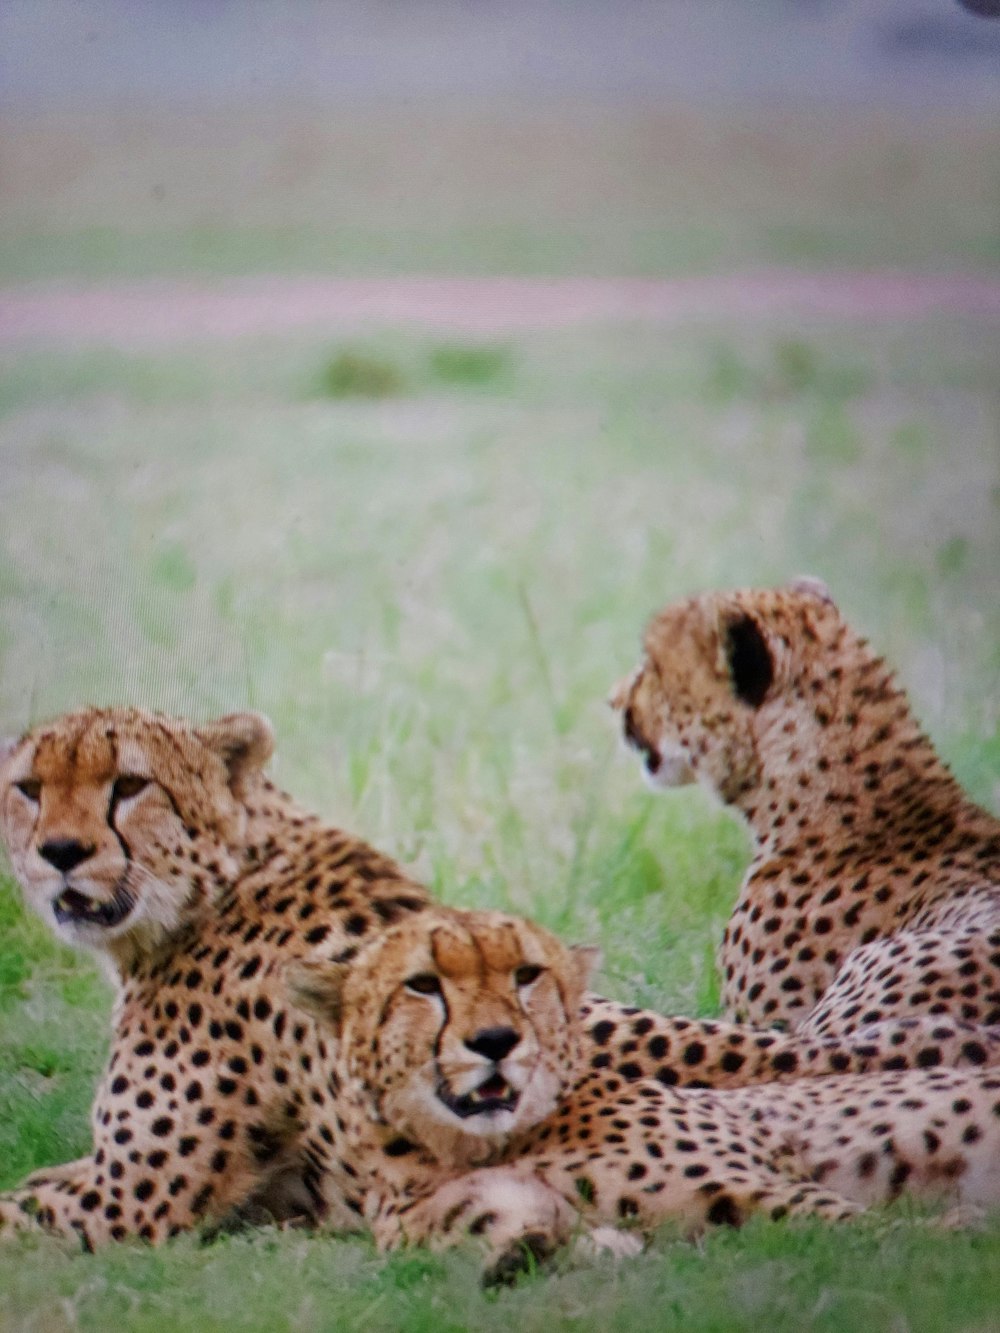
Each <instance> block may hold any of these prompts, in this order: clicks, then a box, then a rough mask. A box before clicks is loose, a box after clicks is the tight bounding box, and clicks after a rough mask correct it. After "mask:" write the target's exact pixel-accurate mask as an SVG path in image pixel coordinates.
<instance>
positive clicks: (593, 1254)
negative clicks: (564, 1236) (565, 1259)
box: [573, 1226, 645, 1259]
mask: <svg viewBox="0 0 1000 1333" xmlns="http://www.w3.org/2000/svg"><path fill="white" fill-rule="evenodd" d="M644 1248H645V1241H644V1240H643V1239H642V1237H641V1236H640V1235H639V1234H638V1233H637V1232H635V1231H621V1230H620V1229H619V1228H618V1227H609V1226H603V1227H591V1229H590V1230H589V1231H585V1232H583V1234H582V1235H580V1236H578V1237H577V1239H576V1241H575V1242H574V1245H573V1251H574V1253H575V1254H577V1255H579V1256H580V1257H581V1258H584V1259H595V1258H597V1256H598V1255H602V1254H610V1255H611V1256H612V1258H614V1259H634V1258H635V1257H636V1255H637V1254H642V1251H643V1249H644Z"/></svg>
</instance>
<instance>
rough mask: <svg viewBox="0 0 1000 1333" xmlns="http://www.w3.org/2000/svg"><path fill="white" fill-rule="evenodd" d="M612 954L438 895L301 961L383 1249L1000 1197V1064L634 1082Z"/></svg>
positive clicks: (506, 1259) (293, 972)
mask: <svg viewBox="0 0 1000 1333" xmlns="http://www.w3.org/2000/svg"><path fill="white" fill-rule="evenodd" d="M593 961H594V951H593V950H590V949H579V948H577V949H572V948H568V947H566V946H565V945H563V944H561V943H560V942H559V941H558V940H556V939H555V938H554V937H553V936H552V935H550V934H548V932H546V931H543V930H542V929H541V928H540V927H538V926H535V925H532V924H530V923H529V922H526V921H522V920H520V919H518V918H516V917H511V916H506V915H502V914H500V913H492V912H462V911H456V910H445V909H435V910H431V911H426V912H423V913H421V914H419V915H414V916H411V917H410V918H408V919H406V920H403V921H401V922H399V923H398V924H397V925H395V926H393V927H391V928H390V929H389V930H388V931H386V932H385V933H384V934H382V935H381V936H379V937H377V938H375V939H373V940H372V941H371V943H369V944H368V945H366V946H365V947H364V949H363V950H362V952H361V953H360V954H359V955H358V956H357V958H356V959H355V960H354V961H353V962H352V963H351V964H350V966H345V965H343V964H336V963H333V964H331V963H308V962H307V963H299V964H298V965H295V966H293V967H292V968H290V969H289V975H288V980H289V986H290V992H291V996H292V999H293V1000H295V1001H296V1002H297V1003H298V1004H300V1005H302V1006H303V1007H304V1008H306V1009H307V1010H308V1011H309V1012H310V1013H312V1014H313V1015H315V1016H316V1017H317V1018H318V1019H319V1020H320V1021H321V1022H322V1023H325V1024H326V1025H327V1027H328V1029H329V1033H330V1037H331V1040H332V1042H333V1044H334V1047H335V1050H336V1056H335V1058H334V1060H333V1063H332V1066H331V1069H330V1087H331V1090H332V1091H333V1092H334V1093H335V1095H336V1098H337V1103H338V1107H339V1116H338V1119H337V1122H336V1124H335V1125H334V1127H333V1143H332V1155H331V1158H330V1161H329V1164H328V1168H329V1169H328V1176H327V1179H328V1180H330V1181H331V1182H334V1183H335V1184H336V1187H337V1189H338V1190H339V1191H341V1192H342V1193H343V1195H344V1196H345V1197H346V1198H347V1199H348V1201H349V1202H350V1204H351V1205H352V1206H353V1208H354V1211H355V1212H356V1214H357V1215H358V1217H359V1218H364V1220H365V1222H366V1223H367V1225H368V1226H369V1227H370V1228H371V1229H372V1231H373V1233H374V1236H375V1239H376V1241H377V1243H378V1245H379V1246H380V1247H381V1248H382V1249H393V1248H396V1247H397V1246H399V1245H403V1244H406V1243H426V1244H430V1245H434V1246H438V1247H443V1246H448V1245H453V1244H456V1243H457V1242H459V1241H461V1240H464V1239H467V1238H478V1239H479V1241H480V1243H482V1244H483V1245H484V1246H485V1249H486V1252H487V1256H488V1257H487V1277H488V1279H490V1280H502V1279H503V1278H504V1277H506V1276H508V1275H509V1273H510V1272H511V1270H512V1269H513V1268H516V1267H517V1266H518V1264H519V1262H523V1255H524V1251H525V1250H526V1249H527V1250H530V1251H531V1252H533V1253H534V1254H535V1255H536V1256H537V1257H541V1256H544V1255H545V1254H547V1253H549V1252H550V1251H551V1250H553V1249H555V1248H556V1247H557V1246H558V1245H560V1244H562V1243H564V1242H565V1241H566V1240H568V1239H569V1238H570V1237H571V1236H572V1234H573V1232H574V1231H576V1230H579V1229H580V1228H581V1227H583V1228H587V1229H590V1228H593V1227H595V1226H601V1225H607V1224H622V1223H625V1224H628V1225H630V1226H632V1227H636V1228H644V1229H648V1228H651V1227H654V1226H656V1225H657V1224H658V1223H660V1222H663V1221H665V1220H667V1219H676V1220H678V1221H679V1222H681V1223H682V1224H683V1225H684V1226H685V1227H686V1228H688V1229H697V1228H700V1227H702V1226H704V1225H705V1224H711V1223H728V1224H738V1223H740V1222H741V1221H743V1220H744V1219H745V1218H746V1217H748V1216H750V1215H751V1214H754V1213H762V1214H764V1215H765V1216H768V1217H771V1218H780V1217H784V1216H786V1215H806V1214H812V1215H817V1216H820V1217H824V1218H828V1219H831V1220H838V1221H839V1220H843V1219H847V1218H850V1217H852V1216H854V1215H855V1214H856V1213H858V1212H859V1211H861V1210H862V1209H863V1208H864V1207H865V1206H867V1205H871V1204H874V1203H877V1202H880V1201H884V1200H889V1199H893V1198H895V1197H896V1196H897V1195H899V1194H900V1193H902V1192H903V1191H904V1190H905V1191H906V1192H907V1193H910V1194H912V1195H914V1196H915V1197H918V1198H927V1199H933V1200H937V1201H943V1202H957V1203H961V1204H965V1205H978V1206H993V1205H997V1204H1000V1070H996V1069H992V1070H956V1069H949V1070H942V1069H933V1070H910V1071H906V1072H894V1073H879V1074H867V1075H847V1076H845V1077H843V1078H821V1079H805V1080H800V1081H797V1082H794V1083H790V1084H785V1085H777V1084H764V1085H758V1086H756V1087H746V1088H733V1089H726V1090H720V1089H695V1088H668V1087H665V1086H664V1085H663V1084H662V1083H660V1082H657V1081H656V1080H654V1079H647V1078H643V1079H638V1080H635V1081H633V1082H631V1083H630V1082H627V1081H626V1080H624V1079H622V1078H621V1077H620V1076H619V1075H617V1074H615V1073H613V1072H608V1071H607V1070H600V1069H598V1070H595V1069H593V1068H591V1067H589V1066H588V1062H587V1058H586V1035H585V1029H584V1025H583V1023H582V1022H581V1019H580V1016H579V1007H580V1002H581V999H582V996H583V993H584V989H585V987H586V984H587V980H588V975H589V972H590V968H591V966H592V963H593Z"/></svg>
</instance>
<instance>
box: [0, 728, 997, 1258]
mask: <svg viewBox="0 0 1000 1333" xmlns="http://www.w3.org/2000/svg"><path fill="white" fill-rule="evenodd" d="M271 748H272V735H271V729H270V726H269V724H268V723H267V722H266V721H265V720H264V719H263V718H260V717H258V716H257V715H256V714H247V713H243V714H236V715H233V716H230V717H225V718H222V719H220V720H218V721H216V722H212V723H209V724H207V725H205V726H194V725H192V724H190V723H187V722H184V721H182V720H179V719H172V718H166V717H162V716H156V715H153V714H150V713H145V712H142V711H140V710H138V709H107V710H102V709H85V710H83V711H81V712H78V713H71V714H68V715H67V716H65V717H62V718H59V719H57V720H56V721H55V722H53V723H51V724H49V725H46V726H41V727H39V728H37V729H36V730H35V731H33V732H31V733H29V734H28V735H27V736H26V737H24V738H23V739H22V740H21V741H19V742H14V743H12V744H11V745H9V746H8V747H6V751H5V754H4V757H3V761H2V764H0V831H2V833H3V837H4V840H5V842H6V844H7V847H8V849H9V852H10V856H11V860H12V863H13V866H14V869H15V871H16V873H17V876H18V879H19V880H20V882H21V885H22V887H23V890H24V894H25V897H26V900H27V901H28V903H29V904H30V905H31V906H32V907H33V908H34V909H35V911H37V912H38V914H39V915H40V916H41V918H42V919H43V920H44V921H45V922H46V923H47V924H48V926H49V927H50V928H51V929H52V930H53V931H54V932H55V933H56V934H57V935H58V936H59V937H60V938H61V939H63V940H64V941H66V942H68V943H70V944H73V945H82V946H85V947H87V948H89V949H91V950H92V951H93V952H94V953H95V954H96V956H97V958H98V959H99V960H100V961H101V962H102V964H103V965H104V967H105V968H106V970H107V971H108V973H109V974H110V976H111V978H112V980H113V982H114V984H115V986H116V988H117V992H118V994H117V999H116V1003H115V1008H114V1015H113V1025H114V1031H113V1038H112V1046H111V1054H110V1058H109V1061H108V1065H107V1068H106V1070H105V1073H104V1075H103V1077H102V1078H101V1081H100V1084H99V1086H98V1089H97V1095H96V1097H95V1100H94V1105H93V1110H92V1115H91V1119H92V1125H93V1151H92V1153H91V1155H90V1156H88V1157H84V1158H82V1159H80V1160H79V1161H76V1162H70V1163H67V1164H65V1165H63V1166H60V1167H56V1168H51V1169H47V1170H42V1171H39V1172H36V1173H35V1175H33V1176H32V1177H30V1178H29V1179H28V1180H27V1181H26V1182H25V1183H24V1185H23V1186H22V1187H21V1188H20V1189H18V1190H15V1191H13V1192H12V1193H9V1194H7V1195H4V1196H0V1231H2V1230H4V1229H5V1228H6V1229H25V1228H29V1229H33V1228H37V1227H43V1228H46V1229H50V1230H55V1231H59V1232H62V1233H67V1234H70V1235H73V1234H76V1235H79V1236H80V1238H81V1239H82V1240H83V1242H84V1243H85V1244H86V1245H90V1246H93V1245H97V1244H100V1243H103V1242H105V1241H108V1240H117V1239H122V1238H124V1237H126V1236H140V1237H144V1238H146V1239H148V1240H150V1241H159V1240H162V1239H163V1238H164V1237H166V1236H169V1235H172V1234H173V1233H175V1232H177V1231H181V1230H184V1229H185V1228H188V1227H190V1226H192V1225H194V1224H195V1223H197V1222H199V1221H201V1220H203V1219H211V1218H219V1217H220V1216H222V1215H224V1214H225V1213H227V1212H228V1211H230V1210H231V1209H233V1208H234V1207H235V1208H241V1207H243V1206H244V1205H246V1204H247V1203H248V1202H249V1203H253V1204H259V1205H260V1206H261V1207H263V1208H264V1209H266V1210H267V1211H269V1212H270V1213H272V1214H273V1215H275V1216H277V1217H283V1216H287V1215H288V1214H289V1213H298V1212H305V1213H306V1214H307V1215H312V1216H314V1217H317V1218H320V1219H325V1220H326V1221H327V1222H329V1223H330V1224H331V1225H341V1226H343V1225H349V1224H351V1223H352V1222H353V1220H354V1219H353V1216H352V1215H351V1214H350V1213H349V1212H346V1211H345V1210H344V1208H343V1205H342V1204H340V1203H338V1200H337V1195H336V1191H335V1190H332V1189H330V1188H329V1182H327V1181H326V1180H324V1175H325V1173H326V1169H327V1168H326V1163H327V1158H328V1155H329V1151H330V1141H331V1135H332V1129H331V1125H333V1124H335V1119H336V1105H335V1103H334V1102H333V1101H332V1100H331V1094H330V1090H329V1087H328V1085H327V1080H326V1074H325V1069H326V1066H327V1064H328V1062H329V1059H330V1055H331V1052H330V1050H329V1034H328V1033H324V1032H322V1031H320V1030H318V1029H317V1026H316V1024H315V1023H314V1022H313V1021H312V1020H311V1019H309V1018H307V1017H305V1016H304V1015H299V1016H293V1015H291V1014H289V1012H288V1008H287V1004H286V1000H285V992H284V986H283V983H282V982H281V980H280V978H281V974H282V970H283V968H284V965H285V964H286V963H288V962H290V961H292V960H294V959H297V958H306V957H309V958H327V959H338V960H340V962H341V963H345V962H347V961H348V960H350V958H351V957H352V956H353V955H354V953H355V952H356V950H357V948H358V946H359V945H360V944H361V943H362V942H364V941H365V940H366V939H367V938H368V937H369V936H370V935H373V934H377V933H379V932H381V931H382V930H384V929H385V927H386V925H387V924H388V923H391V922H392V921H394V920H395V919H397V918H399V917H403V916H407V915H411V914H413V913H418V912H420V911H422V910H423V909H424V908H426V906H427V905H428V901H429V900H428V896H427V894H426V892H425V890H424V889H422V888H421V887H420V886H419V885H417V884H414V883H413V882H412V881H411V880H410V879H408V878H407V876H406V875H405V874H404V873H403V871H402V870H400V868H399V867H398V866H396V865H395V864H394V863H393V862H392V861H390V860H389V859H388V858H387V857H385V856H382V855H380V854H379V853H378V852H376V851H375V850H374V849H373V848H371V847H369V846H367V845H366V844H365V843H363V842H361V841H359V840H358V839H356V838H353V837H351V836H350V835H349V834H347V833H344V832H342V831H340V830H339V829H336V828H331V827H329V826H328V825H326V824H324V823H323V822H322V821H321V820H320V819H318V818H317V817H316V816H315V815H311V814H308V813H306V812H305V811H304V810H302V809H301V808H300V807H299V806H298V805H296V804H295V802H294V801H292V800H291V798H290V797H288V796H286V795H284V794H283V793H282V792H280V791H278V790H277V789H276V788H275V787H274V786H273V785H272V784H271V782H270V781H269V780H268V779H267V778H266V777H265V776H264V773H263V772H262V766H263V764H264V763H265V762H266V760H267V758H268V757H269V755H270V753H271ZM585 1008H586V1010H587V1013H588V1019H587V1037H586V1043H587V1045H588V1049H589V1051H590V1058H591V1059H592V1061H593V1063H594V1064H595V1066H599V1067H606V1068H608V1069H618V1070H620V1071H621V1074H622V1076H623V1077H632V1078H636V1077H640V1076H643V1075H649V1076H651V1077H655V1078H659V1079H660V1080H661V1081H663V1082H665V1083H691V1082H699V1083H712V1084H719V1085H728V1084H736V1083H745V1082H749V1081H753V1080H755V1079H773V1078H787V1077H790V1076H791V1075H793V1074H796V1073H798V1074H805V1073H826V1072H829V1071H830V1070H831V1069H838V1070H839V1069H844V1070H850V1069H865V1068H869V1067H873V1066H874V1067H879V1066H881V1065H884V1064H891V1063H895V1062H897V1061H898V1060H900V1059H903V1060H905V1061H908V1060H916V1059H919V1058H921V1054H922V1053H926V1052H927V1050H928V1049H931V1053H932V1055H933V1057H934V1058H936V1059H944V1060H962V1059H977V1058H981V1059H990V1060H992V1059H993V1053H992V1051H989V1050H987V1049H986V1048H984V1047H983V1046H982V1045H981V1044H980V1043H979V1042H978V1041H976V1040H974V1039H973V1034H970V1033H967V1032H963V1031H962V1029H961V1027H960V1025H952V1026H951V1027H950V1028H949V1029H948V1030H947V1031H943V1030H942V1032H941V1033H940V1034H938V1033H932V1032H925V1031H922V1030H921V1029H920V1027H919V1025H916V1026H897V1027H896V1028H893V1029H891V1030H889V1029H887V1030H885V1031H882V1030H880V1031H878V1032H874V1031H873V1032H871V1033H867V1034H863V1039H859V1040H857V1041H852V1042H850V1043H839V1042H831V1041H825V1040H820V1041H814V1040H810V1041H804V1040H801V1039H799V1038H795V1037H787V1036H783V1035H779V1034H775V1033H760V1032H755V1031H753V1030H752V1029H747V1028H741V1027H737V1026H735V1025H732V1024H726V1023H712V1022H698V1021H695V1020H688V1019H669V1018H661V1017H659V1016H658V1015H655V1014H643V1013H641V1012H640V1011H638V1010H635V1009H629V1008H623V1007H622V1006H621V1005H616V1004H614V1003H612V1002H611V1001H606V1000H599V999H597V998H596V997H590V999H589V1000H588V1002H587V1005H586V1006H585ZM939 1036H940V1040H939Z"/></svg>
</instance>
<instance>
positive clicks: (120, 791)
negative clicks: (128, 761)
mask: <svg viewBox="0 0 1000 1333" xmlns="http://www.w3.org/2000/svg"><path fill="white" fill-rule="evenodd" d="M148 786H149V778H141V777H140V776H139V774H138V773H123V774H122V775H121V777H118V778H115V785H114V786H113V787H112V789H111V799H112V800H113V801H127V800H128V799H129V797H130V796H138V795H139V793H140V792H141V791H142V790H143V788H144V787H148Z"/></svg>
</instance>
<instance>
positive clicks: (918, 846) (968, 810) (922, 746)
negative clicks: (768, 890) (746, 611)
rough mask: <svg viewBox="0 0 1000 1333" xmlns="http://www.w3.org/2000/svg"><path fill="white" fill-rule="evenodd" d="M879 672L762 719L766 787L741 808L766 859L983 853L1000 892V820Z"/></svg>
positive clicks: (808, 693)
mask: <svg viewBox="0 0 1000 1333" xmlns="http://www.w3.org/2000/svg"><path fill="white" fill-rule="evenodd" d="M873 661H874V662H875V663H876V664H877V665H878V666H880V667H881V671H880V672H878V673H873V672H871V671H869V672H868V673H867V678H866V680H865V681H864V682H863V683H862V684H859V683H858V682H857V680H846V681H840V682H836V684H837V685H838V686H839V688H835V689H834V688H829V682H828V681H825V682H823V684H824V685H825V686H827V687H826V688H821V689H816V690H813V689H810V688H808V685H809V682H807V683H806V684H807V688H804V689H803V690H801V691H800V692H799V695H798V697H797V698H796V699H795V700H794V701H792V704H791V706H790V705H789V702H788V700H787V699H786V700H781V701H778V702H777V703H775V704H774V705H772V706H768V705H765V706H764V707H762V708H761V710H760V717H759V723H758V729H757V749H758V758H759V763H760V781H759V783H758V784H757V785H756V786H755V787H754V789H753V790H752V791H748V792H747V793H745V794H742V795H740V796H738V797H737V799H736V801H735V802H734V804H735V805H736V806H737V808H739V809H740V810H741V812H742V814H743V815H744V816H745V818H746V819H747V821H748V823H749V825H750V829H751V832H752V835H753V837H754V841H755V844H756V853H757V858H758V860H766V859H770V858H776V859H778V860H781V859H784V860H785V861H790V860H791V859H792V858H803V857H805V856H808V857H809V858H810V859H811V860H818V859H826V860H827V861H828V863H829V868H831V869H832V868H834V867H833V865H832V863H833V862H835V861H839V862H840V866H841V868H843V866H844V865H846V864H852V865H858V864H863V863H866V862H873V863H874V862H880V863H884V862H885V859H886V858H890V859H899V858H905V859H907V860H911V861H912V860H918V861H933V860H935V859H938V858H942V857H946V856H948V857H954V856H955V855H957V854H959V853H962V852H965V853H970V854H978V859H979V863H980V865H981V867H982V871H983V878H984V879H985V880H986V882H994V883H997V882H1000V821H998V820H997V819H995V818H994V817H993V816H992V815H990V814H989V813H987V812H986V811H985V810H983V809H981V808H980V807H979V806H977V805H975V804H974V803H973V802H972V801H971V800H970V799H969V798H968V797H967V796H966V795H965V793H964V792H963V790H962V788H961V787H960V786H959V784H958V782H957V781H956V780H955V778H954V777H953V776H952V774H951V773H950V771H949V770H948V768H947V767H946V766H945V764H944V763H943V762H942V760H941V759H940V758H939V757H938V755H937V753H936V751H935V749H934V747H933V745H932V743H931V741H930V740H929V739H928V737H927V736H926V735H925V734H924V733H923V732H922V731H921V729H920V727H919V725H918V723H917V721H916V718H915V717H914V715H913V713H912V711H911V709H910V707H909V704H908V702H907V700H906V696H905V695H904V693H903V692H902V690H901V689H899V687H898V686H897V685H896V684H895V682H894V681H893V678H892V675H891V673H890V672H889V671H888V669H887V668H886V667H885V665H884V663H881V662H880V661H879V659H873Z"/></svg>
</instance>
